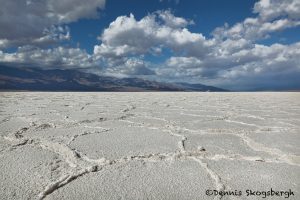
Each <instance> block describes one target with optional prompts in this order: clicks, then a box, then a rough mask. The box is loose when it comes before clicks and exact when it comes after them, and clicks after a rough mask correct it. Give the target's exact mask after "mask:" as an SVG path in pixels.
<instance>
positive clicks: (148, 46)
mask: <svg viewBox="0 0 300 200" xmlns="http://www.w3.org/2000/svg"><path fill="white" fill-rule="evenodd" d="M190 23H191V22H189V21H187V20H185V19H184V18H180V17H175V16H174V15H173V14H172V13H171V12H170V11H159V12H156V13H153V14H150V15H148V16H146V17H144V18H142V19H141V20H136V19H135V17H134V15H133V14H130V16H120V17H118V18H117V19H116V20H115V21H113V22H112V23H111V24H110V25H109V27H108V28H107V29H105V30H104V32H103V34H102V35H101V36H100V37H99V39H100V40H101V42H102V43H101V44H100V45H96V46H95V48H94V53H95V54H98V55H100V56H105V57H123V56H132V55H141V54H146V53H152V52H155V51H156V52H157V50H158V49H159V48H169V49H171V50H173V51H174V52H175V53H187V54H193V55H196V56H199V57H200V56H201V55H203V54H204V53H205V52H206V51H208V49H209V48H208V47H209V46H210V45H211V44H210V43H209V42H207V41H206V39H205V37H204V36H203V35H202V34H201V33H192V32H190V31H189V30H188V29H187V28H186V26H187V25H189V24H190Z"/></svg>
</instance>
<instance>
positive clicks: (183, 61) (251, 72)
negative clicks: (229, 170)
mask: <svg viewBox="0 0 300 200" xmlns="http://www.w3.org/2000/svg"><path fill="white" fill-rule="evenodd" d="M0 5H1V7H0V65H2V66H11V67H15V66H18V67H24V68H26V67H36V68H40V69H78V70H82V71H85V72H89V73H95V74H98V75H103V76H115V77H120V78H122V77H139V78H144V79H149V80H156V81H163V82H189V83H202V84H207V85H213V86H218V87H222V88H226V89H230V90H261V89H271V90H288V89H300V78H299V77H300V64H299V63H300V0H284V1H282V0H243V1H241V0H226V1H221V0H185V1H183V0H85V1H82V0H45V1H43V0H0Z"/></svg>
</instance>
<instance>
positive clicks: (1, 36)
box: [0, 0, 105, 48]
mask: <svg viewBox="0 0 300 200" xmlns="http://www.w3.org/2000/svg"><path fill="white" fill-rule="evenodd" d="M104 4H105V0H86V1H81V0H72V1H71V0H47V1H40V0H23V1H16V0H11V1H6V0H0V5H1V6H0V29H1V31H0V48H7V47H10V46H19V45H30V44H31V45H32V44H34V45H39V44H44V43H49V42H57V41H61V40H66V39H69V38H70V33H69V29H68V28H67V27H66V26H65V25H64V24H66V23H69V22H74V21H77V20H78V19H80V18H93V17H97V9H100V8H103V7H104Z"/></svg>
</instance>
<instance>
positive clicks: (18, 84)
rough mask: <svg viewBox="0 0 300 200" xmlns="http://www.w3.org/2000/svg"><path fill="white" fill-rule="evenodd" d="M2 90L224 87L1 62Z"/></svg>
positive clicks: (158, 89) (204, 89) (189, 88)
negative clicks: (9, 65)
mask: <svg viewBox="0 0 300 200" xmlns="http://www.w3.org/2000/svg"><path fill="white" fill-rule="evenodd" d="M0 89H1V90H29V91H226V90H223V89H221V88H216V87H212V86H206V85H202V84H188V83H162V82H156V81H149V80H144V79H140V78H115V77H109V76H98V75H95V74H90V73H84V72H81V71H78V70H61V69H52V70H42V69H37V68H25V67H24V68H23V67H18V68H16V67H7V66H0Z"/></svg>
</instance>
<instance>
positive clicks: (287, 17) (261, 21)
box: [213, 0, 300, 41]
mask: <svg viewBox="0 0 300 200" xmlns="http://www.w3.org/2000/svg"><path fill="white" fill-rule="evenodd" d="M253 11H254V13H257V14H258V17H256V18H246V19H245V20H244V21H243V22H240V23H237V24H235V25H234V26H232V27H229V26H228V24H225V26H224V27H218V28H216V29H215V31H214V32H213V35H214V37H215V38H218V39H234V40H236V39H241V38H243V39H247V40H252V41H256V40H258V39H263V38H266V37H269V34H271V33H273V32H276V31H281V30H284V29H286V28H292V27H296V26H299V25H300V14H299V13H300V2H299V1H298V0H286V1H281V0H261V1H259V2H257V3H255V5H254V10H253Z"/></svg>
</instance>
